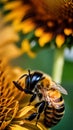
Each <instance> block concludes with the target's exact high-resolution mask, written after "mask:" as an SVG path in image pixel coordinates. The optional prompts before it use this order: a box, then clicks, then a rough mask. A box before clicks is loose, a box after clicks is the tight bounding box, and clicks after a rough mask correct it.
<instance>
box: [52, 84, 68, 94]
mask: <svg viewBox="0 0 73 130" xmlns="http://www.w3.org/2000/svg"><path fill="white" fill-rule="evenodd" d="M52 87H53V88H55V89H57V90H59V91H60V92H61V93H63V94H65V95H68V92H67V91H66V89H64V88H63V87H62V86H61V85H59V84H58V83H55V82H54V84H53V85H52Z"/></svg>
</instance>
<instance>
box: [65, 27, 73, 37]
mask: <svg viewBox="0 0 73 130" xmlns="http://www.w3.org/2000/svg"><path fill="white" fill-rule="evenodd" d="M64 33H65V34H66V35H67V36H69V35H70V34H72V33H73V31H72V29H68V28H65V29H64Z"/></svg>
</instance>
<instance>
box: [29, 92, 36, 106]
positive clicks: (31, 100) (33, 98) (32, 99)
mask: <svg viewBox="0 0 73 130" xmlns="http://www.w3.org/2000/svg"><path fill="white" fill-rule="evenodd" d="M35 98H36V94H33V95H32V96H31V98H30V101H29V104H28V105H30V104H31V103H32V102H33V101H34V100H35Z"/></svg>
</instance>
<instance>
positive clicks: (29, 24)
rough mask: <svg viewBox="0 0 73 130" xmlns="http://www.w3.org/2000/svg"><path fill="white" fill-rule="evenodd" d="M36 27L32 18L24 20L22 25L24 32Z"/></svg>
mask: <svg viewBox="0 0 73 130" xmlns="http://www.w3.org/2000/svg"><path fill="white" fill-rule="evenodd" d="M34 28H35V24H34V23H33V21H32V20H31V19H27V20H25V21H24V23H23V27H22V30H23V33H29V32H30V31H32V30H34Z"/></svg>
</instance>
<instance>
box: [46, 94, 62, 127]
mask: <svg viewBox="0 0 73 130" xmlns="http://www.w3.org/2000/svg"><path fill="white" fill-rule="evenodd" d="M56 96H57V95H56ZM58 96H59V97H58V98H57V97H56V98H55V99H54V97H53V98H52V97H51V105H49V104H48V105H47V106H46V108H45V112H44V114H45V117H44V123H45V125H46V126H47V127H49V128H50V127H53V126H54V125H56V124H57V123H58V122H59V121H60V120H61V119H62V117H63V115H64V109H65V106H64V100H63V98H62V96H61V94H60V93H58Z"/></svg>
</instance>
